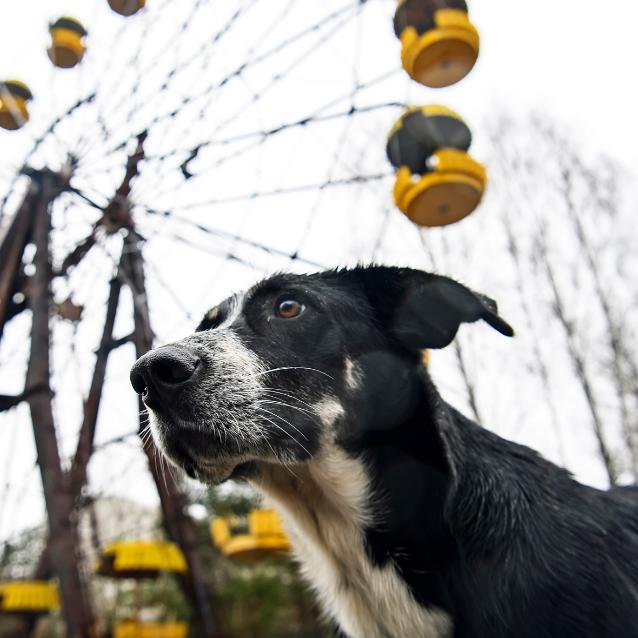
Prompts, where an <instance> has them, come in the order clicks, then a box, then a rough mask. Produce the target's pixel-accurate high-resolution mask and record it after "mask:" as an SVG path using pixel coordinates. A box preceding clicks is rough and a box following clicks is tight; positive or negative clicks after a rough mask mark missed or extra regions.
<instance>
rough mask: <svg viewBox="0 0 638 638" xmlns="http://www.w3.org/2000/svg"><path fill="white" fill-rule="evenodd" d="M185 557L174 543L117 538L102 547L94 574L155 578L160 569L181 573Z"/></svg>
mask: <svg viewBox="0 0 638 638" xmlns="http://www.w3.org/2000/svg"><path fill="white" fill-rule="evenodd" d="M187 569H188V567H187V565H186V559H185V558H184V555H183V554H182V552H181V550H180V549H179V547H178V546H177V545H175V543H168V542H165V541H121V542H118V543H113V544H112V545H109V546H108V547H106V549H104V551H103V552H102V555H101V556H100V558H99V560H98V564H97V566H96V570H95V571H96V573H98V574H99V575H101V576H109V577H111V578H137V579H141V578H155V577H156V576H158V574H159V573H160V572H176V573H184V572H185V571H186V570H187Z"/></svg>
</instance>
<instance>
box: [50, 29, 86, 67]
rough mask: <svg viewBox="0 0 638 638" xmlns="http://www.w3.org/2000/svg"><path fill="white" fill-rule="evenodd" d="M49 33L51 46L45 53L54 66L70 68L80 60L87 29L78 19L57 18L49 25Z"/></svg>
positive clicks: (83, 50)
mask: <svg viewBox="0 0 638 638" xmlns="http://www.w3.org/2000/svg"><path fill="white" fill-rule="evenodd" d="M49 33H50V34H51V46H50V47H49V48H48V50H47V53H48V54H49V59H50V60H51V62H53V64H55V66H57V67H59V68H61V69H71V68H73V67H74V66H76V65H78V64H79V63H80V62H81V61H82V58H83V57H84V53H85V52H86V46H85V44H84V38H85V37H86V34H87V31H86V29H85V28H84V27H83V26H82V23H81V22H80V21H79V20H76V19H75V18H71V17H69V16H64V17H62V18H59V19H58V20H56V21H55V22H54V23H53V24H50V25H49Z"/></svg>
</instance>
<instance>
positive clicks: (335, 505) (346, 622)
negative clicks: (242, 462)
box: [258, 446, 451, 638]
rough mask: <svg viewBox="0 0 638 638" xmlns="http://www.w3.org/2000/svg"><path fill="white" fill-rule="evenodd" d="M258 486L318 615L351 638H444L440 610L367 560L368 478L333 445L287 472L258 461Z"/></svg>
mask: <svg viewBox="0 0 638 638" xmlns="http://www.w3.org/2000/svg"><path fill="white" fill-rule="evenodd" d="M260 469H261V478H262V480H261V481H260V483H259V485H258V487H259V488H260V489H261V491H262V492H263V493H264V494H265V495H266V497H267V498H269V499H270V500H271V501H272V502H273V504H274V506H275V507H276V508H277V509H278V510H279V511H280V512H281V514H282V517H283V519H284V523H285V525H286V528H287V530H288V532H289V534H290V536H291V539H292V542H293V546H294V548H295V553H296V555H297V558H298V560H299V561H300V563H301V566H302V570H303V572H304V574H305V576H306V578H307V580H308V581H309V582H310V584H311V585H312V586H313V588H314V589H315V590H316V591H317V593H318V595H319V597H320V600H321V603H322V605H323V608H324V610H325V611H326V613H327V614H328V615H330V616H331V617H333V618H334V619H335V620H337V622H338V623H339V625H340V627H341V629H342V630H343V631H344V632H345V633H346V634H347V635H348V636H350V637H351V638H395V637H401V638H445V637H446V636H449V635H450V634H451V622H450V620H449V617H448V616H447V614H445V613H444V612H442V611H440V610H437V609H427V608H425V607H423V606H421V605H419V604H418V603H417V602H416V601H415V600H414V598H413V596H412V594H411V593H410V591H409V590H408V588H407V587H406V585H405V583H404V581H403V580H402V579H401V578H400V576H399V575H398V573H397V571H396V569H395V568H394V566H393V565H386V566H384V567H383V568H379V567H376V566H375V565H373V564H372V563H371V562H370V560H369V559H368V557H367V555H366V552H365V547H364V539H363V532H362V530H363V528H364V526H365V524H366V523H367V522H369V519H368V514H367V513H366V508H365V504H366V502H367V495H368V481H367V478H366V472H365V468H364V467H363V464H362V463H361V462H359V461H356V460H353V459H350V458H348V457H347V456H346V455H345V454H344V453H343V452H341V451H340V450H339V449H338V448H335V447H334V446H330V448H329V450H328V451H326V450H325V449H324V451H323V452H322V454H321V455H320V456H319V457H316V458H315V459H313V460H312V461H310V462H308V463H305V464H303V465H298V466H296V467H294V468H290V469H288V468H285V467H282V466H275V465H268V464H263V465H262V466H261V468H260Z"/></svg>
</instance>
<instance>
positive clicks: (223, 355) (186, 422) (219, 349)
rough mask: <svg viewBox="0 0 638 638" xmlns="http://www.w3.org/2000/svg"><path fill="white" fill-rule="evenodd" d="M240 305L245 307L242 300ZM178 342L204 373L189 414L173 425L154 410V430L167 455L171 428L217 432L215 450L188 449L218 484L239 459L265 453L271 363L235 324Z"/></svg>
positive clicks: (204, 474) (206, 476)
mask: <svg viewBox="0 0 638 638" xmlns="http://www.w3.org/2000/svg"><path fill="white" fill-rule="evenodd" d="M237 304H238V305H237V307H238V308H240V307H241V306H240V302H239V301H238V302H237ZM237 312H238V311H237ZM229 321H230V318H229ZM174 345H178V346H184V347H186V348H188V349H189V350H191V351H193V352H195V353H197V355H198V356H199V357H200V358H201V359H202V360H203V365H204V368H205V374H204V375H203V376H202V378H201V379H200V380H199V383H198V386H197V388H196V390H195V391H194V392H193V396H192V399H191V404H190V406H189V408H190V410H189V414H188V417H184V418H181V419H180V420H179V422H178V423H169V422H167V421H166V420H165V419H164V418H163V417H160V416H158V415H156V414H154V413H153V411H152V410H149V414H150V417H151V419H150V420H151V432H152V433H153V437H154V439H155V441H156V442H157V444H158V446H159V447H160V449H161V450H162V451H163V452H164V453H165V455H166V456H167V457H168V458H170V446H169V445H166V444H165V436H166V435H165V434H163V433H164V432H167V431H169V430H170V429H171V428H184V429H187V430H191V431H197V432H201V433H202V435H203V437H204V438H205V437H206V435H207V434H208V433H210V434H211V435H214V437H215V439H214V440H216V441H219V443H218V444H217V446H216V447H215V448H214V449H211V448H210V447H205V449H204V450H196V449H188V452H189V454H190V455H191V456H192V460H193V461H194V462H195V465H196V469H197V471H198V475H199V476H200V478H201V479H202V480H204V481H207V482H210V483H218V482H220V481H223V480H225V479H226V478H228V476H229V475H230V474H231V473H232V471H233V469H234V468H235V467H236V466H237V465H238V464H239V463H243V462H244V461H249V460H253V459H254V458H255V457H256V456H261V454H257V455H256V454H255V452H254V451H255V449H257V448H258V447H259V445H260V443H263V440H264V438H265V426H264V423H263V422H262V421H260V420H259V418H258V414H257V413H256V406H257V405H258V404H259V400H260V398H261V396H262V393H263V387H264V386H263V381H264V376H263V373H264V372H265V370H266V367H265V366H264V364H263V363H262V361H261V359H260V358H259V357H258V356H257V355H256V354H255V353H254V352H253V351H252V350H250V349H249V348H247V347H246V346H245V345H244V343H243V342H242V340H241V339H240V338H239V337H238V336H237V334H236V333H235V332H234V331H233V329H232V328H216V329H215V330H212V331H202V332H199V333H196V334H194V335H191V336H190V337H187V338H186V339H183V340H182V341H179V342H177V343H176V344H174ZM177 418H179V415H177ZM211 438H212V437H211Z"/></svg>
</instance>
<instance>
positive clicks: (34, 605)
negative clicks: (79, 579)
mask: <svg viewBox="0 0 638 638" xmlns="http://www.w3.org/2000/svg"><path fill="white" fill-rule="evenodd" d="M59 606H60V601H59V596H58V588H57V585H54V584H53V583H49V582H47V581H45V580H22V581H13V582H8V583H1V584H0V613H5V614H33V615H38V614H48V613H49V612H50V611H53V610H55V609H58V608H59Z"/></svg>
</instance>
